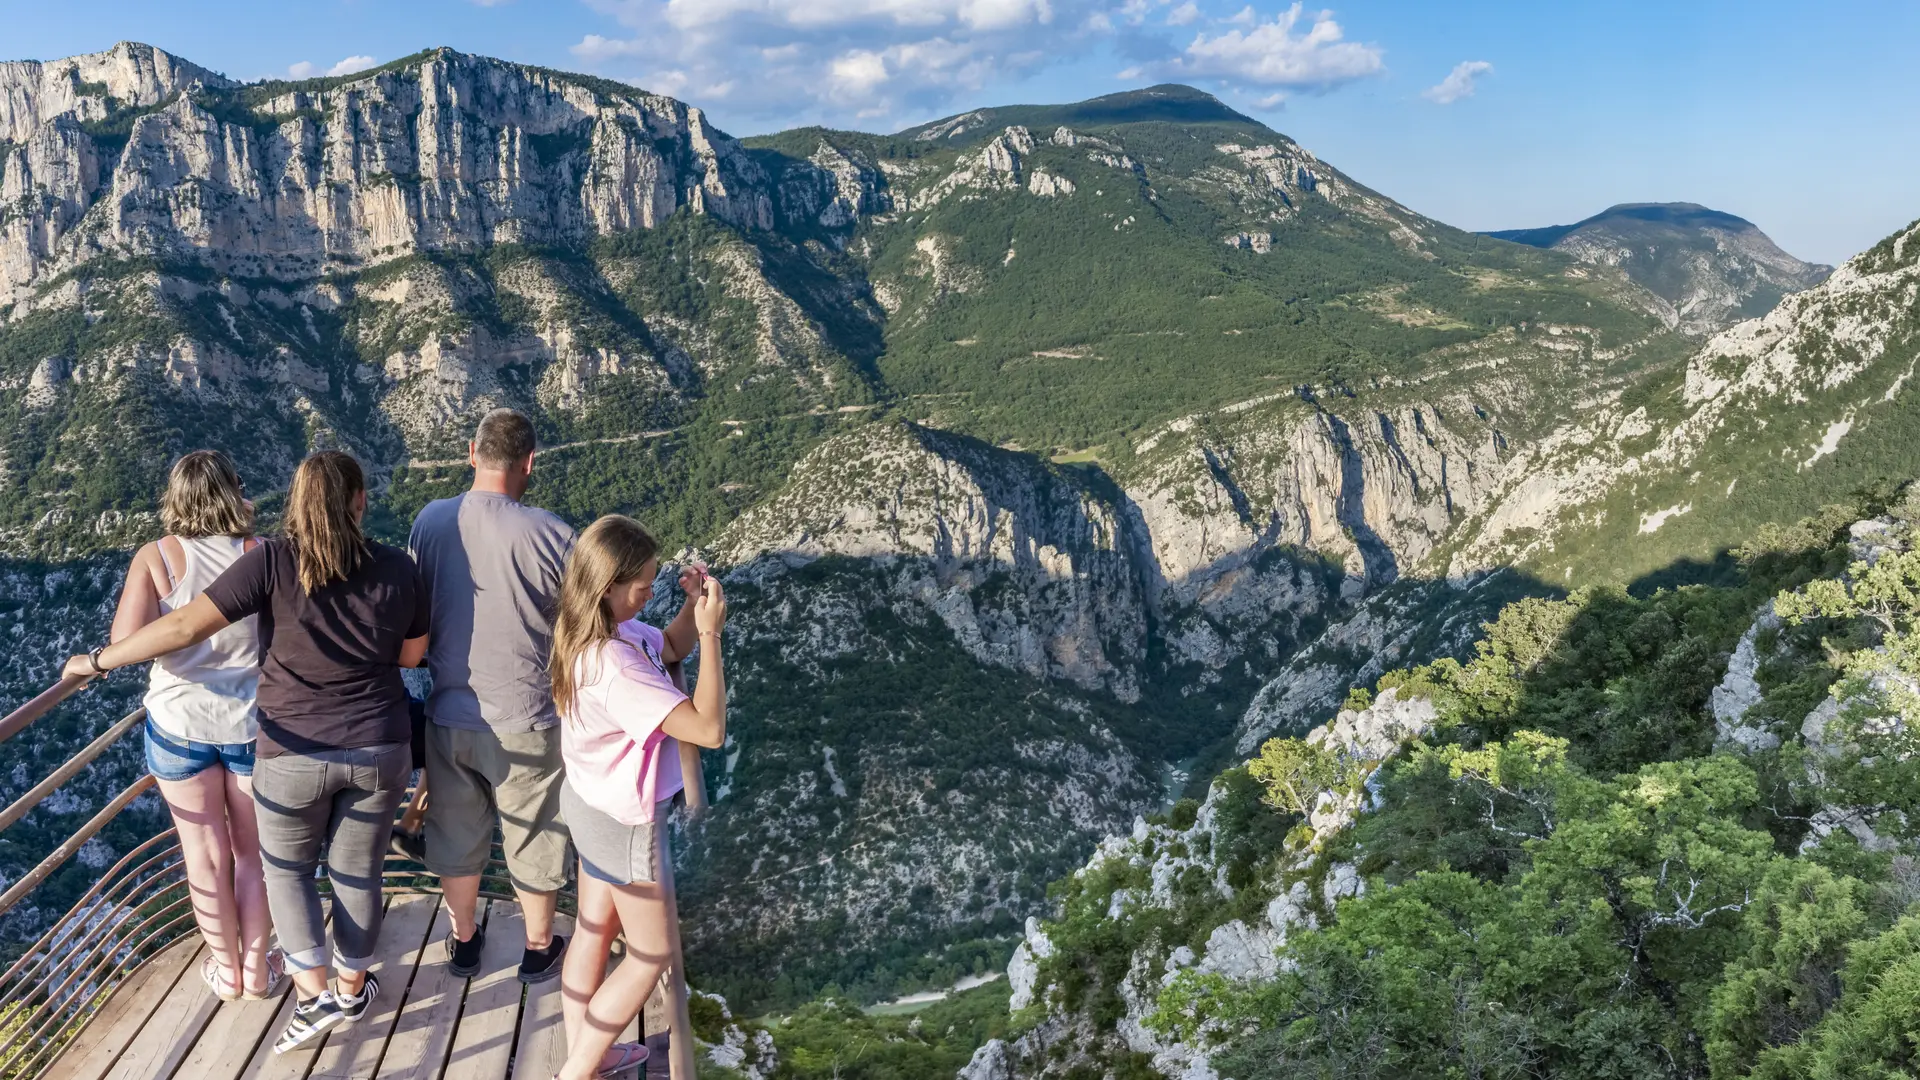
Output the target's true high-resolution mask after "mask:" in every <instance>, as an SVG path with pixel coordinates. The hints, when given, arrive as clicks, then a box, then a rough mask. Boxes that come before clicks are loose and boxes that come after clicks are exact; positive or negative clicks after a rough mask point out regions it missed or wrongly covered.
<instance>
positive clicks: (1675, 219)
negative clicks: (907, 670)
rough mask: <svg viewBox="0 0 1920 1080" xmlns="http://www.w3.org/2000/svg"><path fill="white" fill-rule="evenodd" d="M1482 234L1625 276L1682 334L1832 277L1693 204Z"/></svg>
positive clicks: (1748, 228)
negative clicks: (1548, 250)
mask: <svg viewBox="0 0 1920 1080" xmlns="http://www.w3.org/2000/svg"><path fill="white" fill-rule="evenodd" d="M1488 235H1490V236H1496V237H1499V238H1500V239H1502V240H1512V241H1514V242H1515V243H1521V244H1530V245H1533V246H1535V247H1551V248H1553V249H1555V250H1557V251H1564V252H1566V253H1567V254H1569V255H1572V256H1573V257H1574V258H1576V259H1579V260H1580V261H1581V262H1584V263H1590V264H1593V265H1595V266H1605V267H1611V268H1616V269H1619V270H1621V271H1624V272H1625V273H1626V275H1627V277H1629V278H1630V279H1632V280H1633V281H1634V282H1636V283H1638V284H1640V285H1641V286H1643V287H1645V288H1646V289H1647V290H1648V291H1649V292H1650V293H1652V294H1653V296H1655V297H1657V298H1658V303H1657V304H1656V305H1655V310H1656V311H1657V312H1658V313H1659V314H1660V316H1661V318H1663V319H1665V320H1666V321H1667V324H1668V325H1669V326H1677V327H1678V328H1680V329H1681V330H1682V331H1684V332H1686V333H1689V334H1708V333H1712V332H1714V331H1716V330H1722V329H1725V328H1726V327H1728V326H1730V325H1732V324H1733V323H1735V322H1738V321H1739V320H1741V319H1745V318H1753V317H1755V316H1758V315H1763V314H1765V313H1766V312H1767V311H1769V310H1770V309H1772V307H1773V305H1774V304H1776V303H1778V302H1779V300H1780V298H1781V297H1782V296H1784V295H1786V294H1788V293H1793V292H1799V291H1800V290H1802V289H1808V288H1812V287H1813V286H1815V285H1818V284H1819V283H1820V282H1821V281H1822V280H1823V279H1825V278H1826V276H1827V275H1828V274H1830V273H1832V272H1833V267H1831V266H1822V265H1819V264H1817V263H1807V262H1801V261H1800V260H1799V259H1796V258H1794V257H1793V256H1791V255H1789V254H1787V253H1786V252H1784V251H1782V250H1780V248H1779V247H1778V246H1777V245H1776V244H1774V242H1773V241H1772V240H1770V239H1768V237H1767V234H1765V233H1763V232H1761V231H1760V230H1759V229H1758V228H1757V227H1755V226H1754V224H1753V223H1752V222H1750V221H1747V220H1746V219H1744V218H1738V217H1735V216H1734V215H1732V214H1727V213H1722V212H1720V211H1717V210H1709V209H1707V208H1706V207H1704V206H1699V205H1696V204H1694V203H1628V204H1622V205H1620V206H1614V207H1610V208H1608V209H1607V210H1604V211H1602V212H1600V213H1598V214H1595V215H1594V216H1593V217H1590V218H1587V219H1586V220H1585V221H1581V222H1577V223H1575V224H1573V225H1555V226H1550V227H1548V228H1544V229H1512V230H1508V231H1505V232H1495V233H1489V234H1488Z"/></svg>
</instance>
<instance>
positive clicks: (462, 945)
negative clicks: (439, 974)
mask: <svg viewBox="0 0 1920 1080" xmlns="http://www.w3.org/2000/svg"><path fill="white" fill-rule="evenodd" d="M486 943H487V932H486V931H485V930H482V929H480V928H479V927H477V926H476V927H474V928H473V936H472V937H470V938H468V939H467V940H465V941H461V940H460V939H459V938H457V937H454V936H453V931H452V930H449V931H447V970H448V971H451V972H453V974H454V975H455V976H456V977H457V978H462V979H471V978H473V977H474V976H475V975H478V974H480V946H482V945H485V944H486Z"/></svg>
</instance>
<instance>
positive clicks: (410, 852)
mask: <svg viewBox="0 0 1920 1080" xmlns="http://www.w3.org/2000/svg"><path fill="white" fill-rule="evenodd" d="M387 848H388V850H390V851H392V852H393V853H394V854H395V855H398V856H400V857H401V858H403V859H406V860H407V861H409V862H417V863H420V864H421V865H425V864H426V861H427V835H426V834H425V833H418V832H402V831H401V830H399V829H395V830H393V839H391V840H389V841H387Z"/></svg>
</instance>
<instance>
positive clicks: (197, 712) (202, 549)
mask: <svg viewBox="0 0 1920 1080" xmlns="http://www.w3.org/2000/svg"><path fill="white" fill-rule="evenodd" d="M175 539H176V540H177V541H178V542H179V544H180V547H181V550H182V551H183V552H184V553H185V555H186V559H185V561H184V564H183V565H181V566H174V565H172V562H171V560H169V559H168V558H167V549H166V546H165V545H164V544H163V545H161V548H160V558H161V561H162V562H165V563H167V564H168V565H167V574H168V575H169V576H170V577H171V578H172V579H173V591H172V592H169V593H168V594H167V595H166V596H165V597H163V598H161V600H160V613H161V614H162V615H164V614H166V613H167V612H169V611H175V610H178V609H179V608H183V607H186V606H187V605H188V604H189V603H192V602H193V598H194V597H196V596H199V595H200V593H201V592H202V591H204V590H205V589H206V587H207V586H208V585H211V584H213V579H214V578H217V577H219V576H220V573H221V571H223V570H225V569H226V568H227V567H229V566H232V565H233V563H234V560H236V559H238V558H239V557H240V556H241V555H242V554H243V553H245V551H246V541H245V540H243V539H241V538H240V537H237V536H203V537H200V538H198V539H194V540H187V539H183V538H179V537H175ZM259 689H260V629H259V625H258V622H257V620H256V619H255V617H254V616H252V615H249V616H247V617H246V618H244V619H241V620H240V621H239V622H235V623H229V624H228V625H227V626H226V627H225V628H223V629H222V630H220V632H219V633H216V634H214V635H213V636H212V637H210V638H208V639H207V640H205V641H203V642H201V643H200V644H198V645H192V646H189V647H187V648H184V649H181V650H179V651H178V652H171V653H168V654H167V655H165V656H162V657H161V658H159V659H158V660H155V661H154V662H153V671H152V674H151V675H149V676H148V678H147V697H146V706H147V715H148V716H149V717H151V718H152V720H153V722H154V724H155V725H156V726H158V727H159V728H160V730H162V731H164V732H166V733H167V734H169V735H172V736H174V737H175V738H179V739H185V740H187V741H189V742H203V743H244V742H252V741H253V738H254V736H255V735H256V734H258V733H259V722H258V720H257V719H256V718H255V716H254V696H255V695H256V693H257V692H258V691H259Z"/></svg>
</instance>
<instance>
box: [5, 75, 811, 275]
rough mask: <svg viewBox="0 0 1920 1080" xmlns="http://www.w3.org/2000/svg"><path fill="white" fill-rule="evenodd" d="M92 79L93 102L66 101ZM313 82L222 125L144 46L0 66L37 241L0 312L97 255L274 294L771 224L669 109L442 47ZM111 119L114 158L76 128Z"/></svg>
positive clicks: (769, 213)
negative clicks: (691, 217) (691, 223)
mask: <svg viewBox="0 0 1920 1080" xmlns="http://www.w3.org/2000/svg"><path fill="white" fill-rule="evenodd" d="M90 75H98V76H99V77H100V78H102V79H105V80H106V83H105V85H106V86H107V87H108V89H107V91H106V96H104V97H96V96H91V91H89V92H88V93H82V92H81V90H78V89H74V88H75V87H81V88H82V89H85V88H86V87H89V86H91V85H92V83H91V82H90V81H89V78H88V77H89V76H90ZM328 82H332V83H333V85H330V86H326V87H325V88H323V89H316V90H307V89H300V88H296V89H290V90H288V91H287V92H286V93H284V94H281V95H279V96H277V97H273V98H271V99H268V100H265V101H260V102H257V103H255V104H252V105H250V106H249V109H250V111H249V112H247V113H245V114H244V115H245V117H246V119H247V120H248V121H249V122H246V123H236V122H234V118H235V113H234V110H233V108H232V107H231V105H230V104H226V103H229V102H230V101H231V100H232V99H231V98H222V97H220V96H219V91H220V90H221V89H223V88H225V87H227V86H228V85H229V84H227V83H226V81H225V80H222V79H219V78H218V77H216V76H212V75H210V74H208V73H206V72H203V71H201V70H200V69H198V68H193V67H192V66H191V65H183V64H180V63H179V62H178V61H175V60H173V59H172V58H170V57H167V56H166V54H164V53H161V52H159V51H158V50H153V49H148V48H146V47H144V46H121V47H119V48H116V50H114V52H111V53H104V54H99V55H98V56H95V57H76V58H73V59H71V60H66V61H59V62H56V63H55V64H53V65H21V64H14V65H7V66H6V67H5V68H0V95H4V96H0V138H9V136H7V135H5V134H4V132H6V131H8V130H11V132H12V135H11V136H10V138H11V141H13V142H15V143H17V144H19V145H18V146H17V147H16V148H15V149H14V150H13V151H12V153H11V155H10V160H9V163H8V166H7V168H6V175H7V182H8V184H10V185H13V186H16V187H17V188H18V189H19V190H21V191H32V192H35V193H36V196H37V200H36V201H37V204H30V205H29V206H28V208H27V211H26V213H24V214H22V215H20V216H19V217H17V218H10V223H9V224H10V228H11V230H12V231H13V232H14V234H15V236H17V237H19V238H21V239H23V240H24V238H27V237H37V238H39V242H38V243H33V244H29V243H5V244H4V249H5V250H6V251H7V252H9V253H10V256H9V259H8V260H7V261H6V262H5V263H3V264H0V303H3V302H6V301H8V300H10V299H13V298H17V297H19V296H21V295H24V293H25V292H26V291H27V290H28V289H30V288H31V287H32V285H33V284H34V283H35V282H37V281H39V280H42V279H44V278H45V277H47V276H50V275H52V274H57V273H60V272H62V271H64V270H67V269H70V268H72V267H73V266H76V265H79V264H81V263H83V262H85V261H87V260H89V259H92V258H96V257H100V256H103V255H104V256H117V257H125V256H129V255H143V254H157V255H166V256H174V257H191V258H193V259H195V260H196V261H199V262H201V263H202V264H204V265H207V266H209V267H211V268H213V269H216V270H219V271H221V272H225V273H231V274H235V275H244V276H250V277H278V278H282V279H286V278H289V277H297V276H310V275H317V274H321V273H325V272H328V271H337V270H344V269H351V268H361V267H366V266H370V265H376V264H378V263H381V262H384V261H387V260H391V259H395V258H400V257H404V256H406V255H410V254H413V253H416V252H423V251H435V250H446V249H471V248H473V247H477V246H485V245H492V244H503V243H523V244H578V243H580V242H582V241H583V240H585V239H587V238H590V237H593V236H598V235H605V234H608V233H612V232H617V231H621V230H625V229H631V228H635V227H651V226H654V225H657V224H658V223H660V222H661V221H663V220H665V219H666V218H667V217H668V216H670V215H671V214H673V213H674V212H675V211H676V210H679V209H681V208H682V207H687V208H691V209H693V210H694V211H696V212H699V213H706V214H712V215H713V216H715V217H717V218H720V219H722V220H724V221H727V222H730V223H733V224H736V225H740V226H743V227H751V228H761V229H765V228H771V227H772V225H773V222H774V196H773V192H772V189H771V186H770V184H769V179H768V177H767V176H766V175H765V173H764V171H763V170H762V169H761V168H760V167H759V166H758V165H757V164H756V163H755V162H754V161H753V160H752V158H751V157H750V156H748V155H747V154H746V153H745V152H744V151H742V150H741V149H740V147H739V145H738V144H737V143H735V142H734V141H733V140H732V139H731V138H729V137H727V136H726V135H725V134H723V133H721V132H719V131H718V130H716V129H714V128H713V127H712V126H711V125H710V124H708V123H707V121H706V118H705V116H704V115H703V114H702V113H701V112H700V110H699V109H697V108H693V107H690V106H688V105H685V104H683V103H681V102H678V101H675V100H673V99H672V98H666V97H660V96H656V95H647V94H644V93H641V92H639V91H634V92H632V93H631V94H625V95H622V96H619V97H607V96H605V95H603V94H601V93H599V92H598V91H596V90H593V89H589V88H588V87H586V86H583V85H581V84H580V83H579V82H578V81H576V80H571V79H567V78H564V77H561V76H557V75H554V74H551V73H547V72H543V71H539V70H537V69H532V68H523V67H520V66H518V65H514V64H508V63H503V62H501V61H496V60H488V59H484V58H479V57H471V56H465V55H463V54H460V53H455V52H452V51H450V50H440V51H437V52H434V53H431V54H427V55H426V56H425V57H424V58H422V59H421V60H419V61H418V62H417V63H412V64H407V65H404V66H400V67H389V68H383V69H380V70H378V71H376V72H372V73H369V74H367V75H364V76H359V77H353V78H349V79H345V80H339V81H337V82H336V81H333V80H328ZM292 85H293V86H295V87H303V86H304V85H306V84H292ZM216 105H218V106H219V107H220V108H221V110H222V111H221V112H220V113H219V114H218V115H216V113H215V112H214V111H211V110H212V109H213V108H214V107H215V106H216ZM115 110H118V111H117V112H115ZM109 114H113V115H120V116H127V117H130V123H131V132H130V134H129V135H128V137H127V140H126V143H125V146H124V148H114V147H111V146H102V145H101V144H100V143H99V141H98V140H96V139H94V138H93V137H91V136H88V135H86V134H85V133H84V132H82V131H80V130H79V129H78V128H76V127H74V126H73V125H74V124H75V122H76V121H81V120H91V119H101V118H104V117H106V116H108V115H109ZM835 182H836V184H838V183H839V181H838V180H836V181H835ZM843 197H844V193H841V192H838V191H836V195H835V200H836V201H838V200H840V199H841V198H843ZM819 212H825V211H824V209H823V210H822V211H819ZM83 220H84V222H85V225H84V227H81V223H82V221H83ZM23 256H24V257H23Z"/></svg>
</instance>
